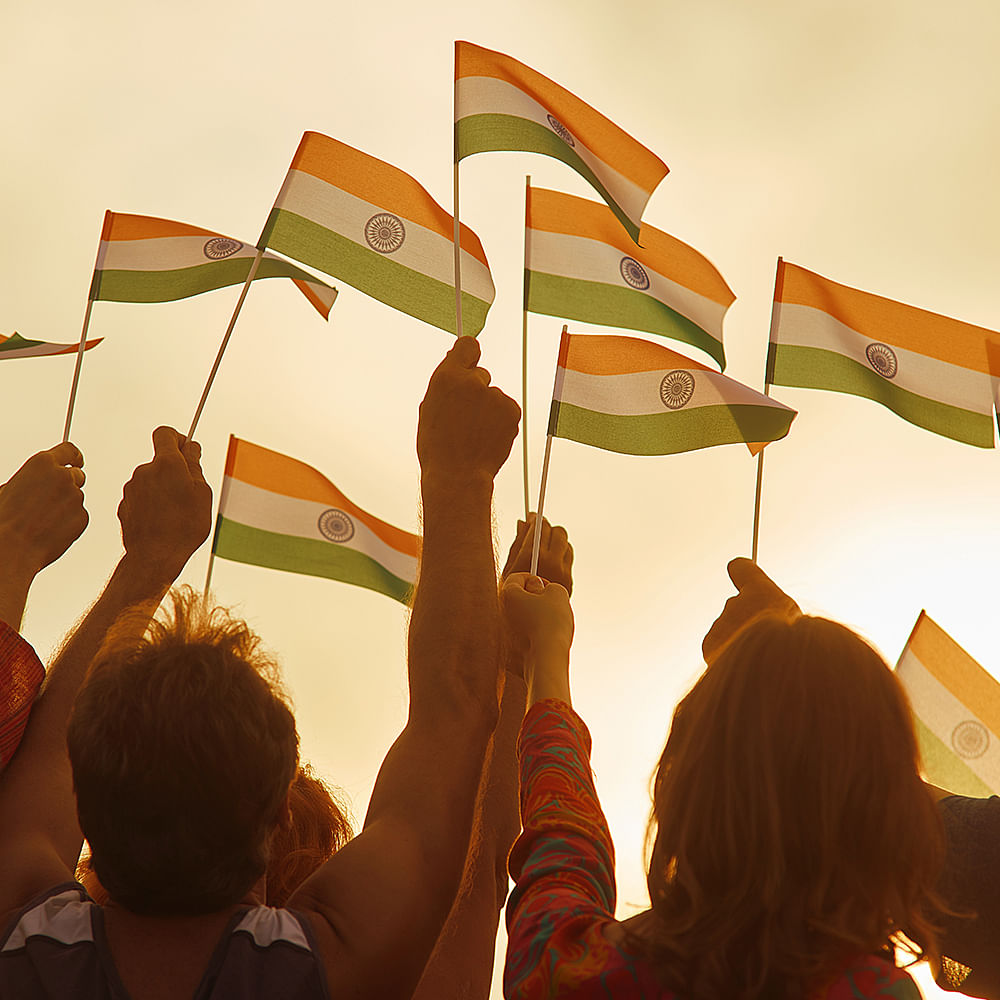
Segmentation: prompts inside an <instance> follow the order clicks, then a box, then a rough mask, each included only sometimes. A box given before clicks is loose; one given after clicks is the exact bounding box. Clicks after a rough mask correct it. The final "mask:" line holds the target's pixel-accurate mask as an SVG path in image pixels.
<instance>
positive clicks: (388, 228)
mask: <svg viewBox="0 0 1000 1000" xmlns="http://www.w3.org/2000/svg"><path fill="white" fill-rule="evenodd" d="M453 229H454V219H453V217H452V216H451V215H450V214H449V213H448V212H446V211H445V210H444V209H443V208H442V207H441V206H440V205H439V204H438V203H437V202H436V201H435V200H434V199H433V198H432V197H431V196H430V195H429V194H428V193H427V192H426V191H425V190H424V188H423V187H422V186H421V185H420V184H419V183H418V182H417V181H415V180H414V179H413V178H412V177H410V175H409V174H405V173H403V171H402V170H400V169H399V168H398V167H394V166H392V165H391V164H389V163H384V162H383V161H382V160H376V159H375V157H373V156H368V155H367V154H366V153H362V152H360V151H359V150H357V149H353V148H352V147H351V146H347V145H345V144H344V143H342V142H338V141H337V140H336V139H331V138H330V137H329V136H325V135H321V134H320V133H319V132H306V133H305V134H304V135H303V136H302V141H301V142H300V143H299V148H298V150H297V151H296V153H295V158H294V159H293V160H292V165H291V167H290V168H289V171H288V176H287V177H286V178H285V183H284V184H283V185H282V187H281V191H279V192H278V198H277V200H276V201H275V203H274V208H272V209H271V215H270V217H269V218H268V220H267V225H266V226H265V227H264V232H263V234H262V236H261V239H260V243H259V244H258V245H259V246H262V247H265V246H266V247H271V248H272V249H274V250H277V251H279V252H280V253H283V254H287V255H288V256H289V257H294V258H295V259H296V260H300V261H302V263H304V264H308V265H309V266H310V267H315V268H318V269H319V270H321V271H325V272H326V273H327V274H330V275H333V276H334V277H335V278H340V279H341V280H342V281H346V282H347V283H348V284H349V285H353V286H354V287H355V288H357V289H358V291H361V292H364V293H365V294H366V295H370V296H371V297H372V298H375V299H378V300H379V301H380V302H384V303H385V304H386V305H388V306H392V308H393V309H398V310H400V312H404V313H407V314H409V315H410V316H415V317H416V318H417V319H421V320H423V321H424V322H425V323H430V324H431V325H432V326H436V327H439V328H440V329H442V330H447V331H448V332H449V333H455V257H454V252H455V245H454V242H453ZM461 248H462V271H461V274H462V312H463V316H464V318H465V327H464V330H465V332H466V333H472V334H478V333H479V331H480V330H482V328H483V325H484V324H485V323H486V313H487V312H488V311H489V308H490V305H491V304H492V302H493V298H494V295H495V291H494V288H493V278H492V276H491V275H490V267H489V264H488V263H487V260H486V254H485V253H484V251H483V247H482V244H481V243H480V242H479V237H478V236H476V234H475V233H474V232H473V231H472V230H471V229H469V227H468V226H462V232H461Z"/></svg>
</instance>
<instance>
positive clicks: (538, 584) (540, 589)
mask: <svg viewBox="0 0 1000 1000" xmlns="http://www.w3.org/2000/svg"><path fill="white" fill-rule="evenodd" d="M524 589H525V590H526V591H527V592H528V593H529V594H542V593H544V592H545V581H544V580H542V579H541V577H538V576H528V577H526V578H525V581H524Z"/></svg>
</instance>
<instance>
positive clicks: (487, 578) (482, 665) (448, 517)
mask: <svg viewBox="0 0 1000 1000" xmlns="http://www.w3.org/2000/svg"><path fill="white" fill-rule="evenodd" d="M421 488H422V496H423V542H422V551H421V561H420V576H419V579H418V584H417V591H416V595H415V597H414V602H413V615H412V617H411V620H410V630H409V658H408V659H409V670H410V696H411V708H412V707H416V708H417V709H418V711H419V710H422V709H425V708H427V709H431V710H433V709H434V708H438V707H443V706H444V705H446V704H447V703H448V702H449V701H450V700H451V698H452V697H453V696H458V697H460V698H462V699H464V700H465V701H466V703H467V705H468V702H469V700H470V699H471V701H472V703H473V704H474V705H475V706H477V707H478V708H479V709H480V710H482V711H484V712H486V713H487V719H486V721H487V722H488V725H489V729H488V730H487V733H488V732H489V731H490V730H492V728H493V726H494V725H495V723H496V714H497V687H496V684H497V666H498V661H499V631H500V624H499V603H498V599H497V578H496V564H495V561H494V556H493V535H492V524H491V502H492V497H493V483H492V480H491V479H487V478H479V479H474V478H471V477H470V478H465V479H456V480H449V479H444V478H439V477H438V478H436V477H434V476H433V475H431V474H427V473H425V474H424V477H423V480H422V483H421Z"/></svg>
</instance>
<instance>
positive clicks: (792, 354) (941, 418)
mask: <svg viewBox="0 0 1000 1000" xmlns="http://www.w3.org/2000/svg"><path fill="white" fill-rule="evenodd" d="M767 371H768V379H767V380H768V382H770V383H771V384H773V385H788V386H797V387H799V388H802V389H829V390H831V391H833V392H845V393H849V394H850V395H853V396H864V397H865V398H866V399H871V400H874V401H875V402H876V403H881V404H882V405H883V406H886V407H888V408H889V409H890V410H892V411H893V412H894V413H896V414H897V415H898V416H900V417H902V418H903V419H904V420H908V421H909V422H910V423H911V424H916V425H917V426H918V427H923V428H924V429H925V430H928V431H933V432H934V433H935V434H941V435H943V436H944V437H949V438H952V439H954V440H955V441H963V442H965V443H966V444H972V445H976V446H977V447H979V448H992V447H993V414H992V411H991V412H990V413H989V414H983V413H976V412H974V411H973V410H966V409H963V408H961V407H958V406H950V405H949V404H947V403H939V402H938V401H937V400H934V399H927V398H926V397H925V396H919V395H917V393H915V392H910V391H909V390H908V389H904V388H903V387H902V386H899V385H895V384H894V383H892V382H890V381H889V380H888V379H884V378H883V377H882V376H881V375H879V374H878V373H877V372H875V371H874V370H873V369H871V368H869V367H868V366H867V365H863V364H860V363H859V362H857V361H854V360H853V359H851V358H847V357H845V356H844V355H843V354H838V353H836V352H835V351H826V350H823V349H822V348H820V347H800V346H798V345H795V344H773V343H772V344H770V345H769V346H768V351H767Z"/></svg>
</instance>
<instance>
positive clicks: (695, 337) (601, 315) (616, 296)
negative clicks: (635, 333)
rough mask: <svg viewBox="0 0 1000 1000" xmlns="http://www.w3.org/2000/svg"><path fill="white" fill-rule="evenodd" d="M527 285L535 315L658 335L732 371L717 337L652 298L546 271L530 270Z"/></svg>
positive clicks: (600, 283) (527, 272) (636, 292)
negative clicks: (691, 348)
mask: <svg viewBox="0 0 1000 1000" xmlns="http://www.w3.org/2000/svg"><path fill="white" fill-rule="evenodd" d="M524 285H525V290H526V295H525V299H526V303H527V309H528V310H529V311H530V312H535V313H544V314H545V315H547V316H559V317H560V318H565V319H575V320H579V321H580V322H581V323H599V324H601V325H602V326H615V327H620V328H622V329H626V330H645V331H646V332H647V333H658V334H660V335H661V336H663V337H670V338H671V339H672V340H680V341H683V342H684V343H685V344H691V345H692V346H693V347H697V348H699V350H702V351H704V352H705V353H706V354H708V355H710V356H711V357H713V358H715V360H716V361H717V362H718V364H719V366H720V367H721V368H723V369H725V367H726V355H725V351H724V350H723V347H722V344H720V343H719V341H718V340H716V338H715V337H713V336H712V335H711V334H710V333H707V332H706V331H705V330H703V329H702V328H701V327H700V326H698V324H697V323H694V322H692V321H691V320H689V319H688V318H687V317H686V316H682V315H681V314H680V313H679V312H677V311H676V310H674V309H671V308H670V306H668V305H666V304H665V303H663V302H660V301H659V300H658V299H656V298H654V297H653V296H652V295H647V294H645V293H644V292H639V291H636V290H635V289H634V288H625V287H623V286H619V285H607V284H604V283H603V282H600V281H585V280H583V279H582V278H564V277H561V276H560V275H556V274H546V273H545V272H544V271H528V270H525V272H524Z"/></svg>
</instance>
